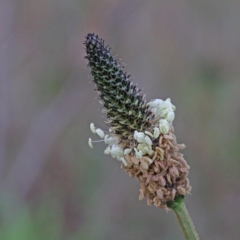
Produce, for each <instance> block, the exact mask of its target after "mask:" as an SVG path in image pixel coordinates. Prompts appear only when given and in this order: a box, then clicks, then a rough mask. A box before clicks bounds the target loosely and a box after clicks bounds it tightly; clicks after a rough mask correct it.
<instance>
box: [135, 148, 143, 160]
mask: <svg viewBox="0 0 240 240" xmlns="http://www.w3.org/2000/svg"><path fill="white" fill-rule="evenodd" d="M134 151H135V154H136V158H139V159H142V155H143V154H142V150H139V151H138V150H137V149H136V148H134Z"/></svg>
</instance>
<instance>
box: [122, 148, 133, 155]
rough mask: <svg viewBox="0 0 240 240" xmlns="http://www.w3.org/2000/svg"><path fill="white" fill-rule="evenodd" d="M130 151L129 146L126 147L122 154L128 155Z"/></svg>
mask: <svg viewBox="0 0 240 240" xmlns="http://www.w3.org/2000/svg"><path fill="white" fill-rule="evenodd" d="M131 151H132V149H131V148H126V149H124V151H123V154H124V155H128V154H129V153H130V152H131Z"/></svg>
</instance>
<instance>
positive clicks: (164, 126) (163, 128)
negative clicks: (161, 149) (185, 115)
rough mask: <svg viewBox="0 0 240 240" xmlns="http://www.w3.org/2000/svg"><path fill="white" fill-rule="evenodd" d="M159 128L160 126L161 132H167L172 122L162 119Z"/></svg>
mask: <svg viewBox="0 0 240 240" xmlns="http://www.w3.org/2000/svg"><path fill="white" fill-rule="evenodd" d="M159 128H160V131H161V133H163V134H167V133H168V132H169V130H170V124H169V122H168V121H167V120H166V119H161V120H160V121H159Z"/></svg>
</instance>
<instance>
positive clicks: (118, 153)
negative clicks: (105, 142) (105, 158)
mask: <svg viewBox="0 0 240 240" xmlns="http://www.w3.org/2000/svg"><path fill="white" fill-rule="evenodd" d="M111 155H112V157H113V158H120V157H123V150H122V148H121V147H119V145H117V144H114V145H113V146H112V149H111Z"/></svg>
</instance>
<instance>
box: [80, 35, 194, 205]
mask: <svg viewBox="0 0 240 240" xmlns="http://www.w3.org/2000/svg"><path fill="white" fill-rule="evenodd" d="M84 44H85V46H86V52H87V56H86V58H87V59H88V62H89V63H88V66H89V67H90V68H91V73H92V75H93V81H94V83H95V84H96V89H97V91H98V93H99V96H100V99H101V101H102V103H103V106H104V108H105V109H106V113H107V117H108V124H109V127H110V128H109V132H108V133H106V132H105V131H103V130H102V129H100V128H96V127H95V126H94V124H93V123H91V124H90V129H91V131H92V133H94V134H97V135H98V136H99V137H100V138H102V140H100V141H101V142H104V143H105V144H107V145H108V146H107V148H106V149H105V150H104V154H110V155H111V156H112V157H113V158H116V159H117V160H119V161H121V162H122V165H121V166H122V167H123V168H124V169H125V171H126V172H128V173H129V175H130V176H131V177H136V178H138V180H139V181H140V185H141V189H140V196H139V199H143V198H144V197H147V200H148V204H149V205H155V206H157V207H160V208H164V209H168V203H169V202H171V201H174V200H175V199H176V198H177V197H179V196H185V195H187V194H189V193H190V190H191V186H190V184H189V180H188V178H187V176H188V172H189V166H188V164H187V162H186V161H185V159H184V158H183V155H182V154H181V153H179V150H180V149H182V148H184V145H183V144H178V143H177V140H176V136H175V135H174V129H173V126H172V122H173V120H174V118H175V113H174V111H175V109H176V108H175V106H174V105H173V104H172V103H171V99H170V98H168V99H167V100H165V101H164V100H161V99H154V100H151V101H149V102H146V100H145V99H144V97H143V96H142V95H141V94H140V90H138V89H137V87H136V86H134V85H133V84H132V83H131V82H130V80H129V76H127V74H126V73H125V72H124V71H123V68H122V67H121V66H120V64H119V63H118V62H117V59H116V57H115V56H113V55H112V54H111V52H110V49H109V48H108V47H106V46H105V45H104V41H103V40H102V39H100V38H98V36H97V35H94V34H88V35H87V36H86V41H85V43H84ZM94 142H98V141H92V140H91V138H90V139H89V142H88V143H89V146H90V147H91V148H92V147H93V145H92V143H94Z"/></svg>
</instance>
